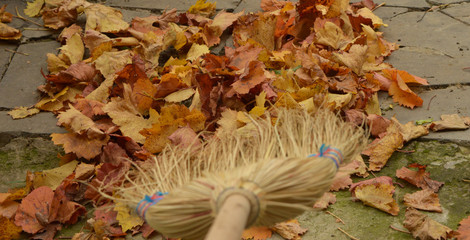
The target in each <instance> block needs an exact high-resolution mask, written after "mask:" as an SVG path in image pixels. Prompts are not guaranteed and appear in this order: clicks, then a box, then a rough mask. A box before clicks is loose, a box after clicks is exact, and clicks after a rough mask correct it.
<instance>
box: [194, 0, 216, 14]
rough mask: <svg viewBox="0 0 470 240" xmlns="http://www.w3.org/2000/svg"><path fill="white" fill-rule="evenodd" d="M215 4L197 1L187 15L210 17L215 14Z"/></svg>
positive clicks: (201, 0) (203, 0)
mask: <svg viewBox="0 0 470 240" xmlns="http://www.w3.org/2000/svg"><path fill="white" fill-rule="evenodd" d="M215 6H216V3H215V2H214V3H210V2H207V0H197V2H196V3H195V4H194V5H192V6H191V7H190V8H189V9H188V12H189V13H193V14H197V15H201V16H204V17H211V16H212V15H213V14H214V13H215Z"/></svg>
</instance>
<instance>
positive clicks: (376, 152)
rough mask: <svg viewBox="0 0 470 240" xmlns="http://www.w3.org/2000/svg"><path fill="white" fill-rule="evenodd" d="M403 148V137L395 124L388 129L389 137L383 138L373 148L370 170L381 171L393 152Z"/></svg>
mask: <svg viewBox="0 0 470 240" xmlns="http://www.w3.org/2000/svg"><path fill="white" fill-rule="evenodd" d="M402 146H403V135H402V134H401V133H400V130H399V128H398V126H397V125H396V124H395V123H392V124H390V126H388V128H387V135H385V136H384V137H382V138H381V139H380V140H379V142H378V143H377V144H376V145H374V146H373V147H371V154H370V158H369V169H370V170H372V171H379V170H380V169H382V167H383V166H385V164H386V163H387V161H388V159H389V158H390V157H391V156H392V154H393V152H395V151H396V150H397V149H399V148H401V147H402Z"/></svg>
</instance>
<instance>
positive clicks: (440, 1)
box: [429, 0, 470, 5]
mask: <svg viewBox="0 0 470 240" xmlns="http://www.w3.org/2000/svg"><path fill="white" fill-rule="evenodd" d="M429 2H430V3H432V4H434V5H439V4H449V3H462V2H470V0H431V1H429Z"/></svg>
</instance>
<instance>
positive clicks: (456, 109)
mask: <svg viewBox="0 0 470 240" xmlns="http://www.w3.org/2000/svg"><path fill="white" fill-rule="evenodd" d="M469 92H470V87H469V86H452V87H449V88H445V89H435V90H427V91H422V92H419V93H418V95H419V96H420V97H421V98H422V99H423V106H422V107H416V108H414V109H409V108H406V107H401V106H398V104H396V103H393V101H392V98H391V97H388V94H387V93H384V92H381V93H380V95H379V101H380V105H381V107H382V109H387V108H388V106H389V105H390V104H392V105H393V106H394V107H393V110H387V111H384V112H383V113H384V116H385V117H387V118H390V117H392V116H395V117H396V118H397V119H398V120H399V121H400V122H401V123H403V124H404V123H407V122H410V121H413V122H414V121H416V120H422V119H428V118H432V119H433V120H434V121H437V120H440V119H441V118H440V116H441V115H442V114H455V113H457V114H460V115H461V116H470V105H469V104H468V103H469V102H470V94H469ZM431 99H432V100H431ZM430 102H431V103H430ZM428 106H429V108H428ZM421 139H436V140H442V141H454V142H460V143H464V144H466V145H468V144H470V130H468V129H467V130H465V131H448V132H431V133H430V134H429V135H427V136H424V137H422V138H421Z"/></svg>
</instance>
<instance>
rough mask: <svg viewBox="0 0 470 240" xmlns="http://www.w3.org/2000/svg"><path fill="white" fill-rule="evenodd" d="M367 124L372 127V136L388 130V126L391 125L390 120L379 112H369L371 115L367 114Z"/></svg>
mask: <svg viewBox="0 0 470 240" xmlns="http://www.w3.org/2000/svg"><path fill="white" fill-rule="evenodd" d="M367 125H368V126H369V128H370V134H372V136H379V135H380V134H382V133H384V132H386V131H387V128H388V126H390V120H388V119H386V118H384V117H382V116H379V115H377V114H369V116H367Z"/></svg>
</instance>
